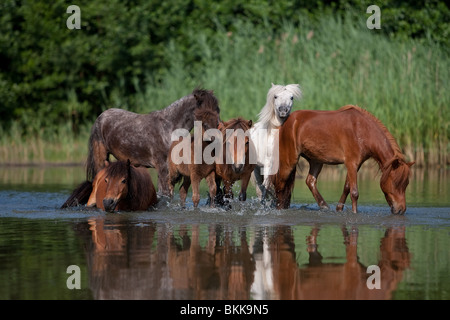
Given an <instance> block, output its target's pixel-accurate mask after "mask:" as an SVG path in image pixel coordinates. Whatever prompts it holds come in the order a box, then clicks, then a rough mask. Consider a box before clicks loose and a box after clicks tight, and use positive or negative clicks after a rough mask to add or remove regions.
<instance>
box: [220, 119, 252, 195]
mask: <svg viewBox="0 0 450 320" xmlns="http://www.w3.org/2000/svg"><path fill="white" fill-rule="evenodd" d="M252 124H253V123H252V120H245V119H242V118H235V119H231V120H229V121H227V122H223V123H220V124H219V129H220V131H221V132H222V137H223V159H222V160H223V161H222V163H216V181H217V185H218V186H219V187H220V182H221V181H223V184H224V190H223V194H224V196H225V197H227V198H233V193H232V187H233V184H234V183H235V182H236V181H237V180H241V191H240V193H239V200H240V201H245V200H246V198H247V187H248V182H249V181H250V176H251V174H252V172H253V169H254V168H255V164H252V163H251V162H250V151H251V147H252V146H251V141H250V138H249V135H250V134H249V132H248V130H249V129H250V128H251V126H252ZM227 129H232V130H233V131H232V133H231V134H230V135H227ZM227 157H228V159H227Z"/></svg>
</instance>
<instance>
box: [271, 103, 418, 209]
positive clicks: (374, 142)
mask: <svg viewBox="0 0 450 320" xmlns="http://www.w3.org/2000/svg"><path fill="white" fill-rule="evenodd" d="M300 156H302V157H304V158H305V159H306V160H307V161H308V162H309V173H308V176H307V177H306V184H307V186H308V188H309V189H310V190H311V192H312V194H313V196H314V198H315V200H316V201H317V204H318V205H319V207H320V208H328V204H327V203H326V202H325V200H324V199H323V197H322V196H321V194H320V193H319V191H318V189H317V178H318V176H319V174H320V171H321V170H322V167H323V165H324V164H329V165H338V164H344V165H345V166H346V168H347V176H346V179H345V184H344V191H343V193H342V195H341V198H340V199H339V203H338V205H337V206H336V210H337V211H342V210H343V208H344V204H345V200H346V199H347V196H348V194H349V193H350V198H351V200H352V211H353V212H354V213H356V212H357V201H358V197H359V193H358V186H357V173H358V171H359V169H360V167H361V165H362V164H363V163H364V162H365V161H366V160H368V159H369V158H373V159H374V160H375V161H376V162H377V163H378V165H379V167H380V170H381V172H382V174H381V179H380V187H381V190H382V191H383V193H384V195H385V198H386V201H387V203H388V205H389V206H390V208H391V212H392V213H393V214H404V213H405V211H406V198H405V190H406V187H407V186H408V183H409V176H410V167H411V166H412V165H413V164H414V162H406V161H405V157H404V155H403V154H402V152H401V150H400V148H399V146H398V144H397V142H396V141H395V139H394V137H393V136H392V135H391V133H390V132H389V131H388V129H387V128H386V127H385V126H384V125H383V124H382V123H381V121H380V120H378V119H377V118H376V117H375V116H374V115H372V114H371V113H370V112H368V111H366V110H364V109H362V108H360V107H358V106H353V105H347V106H344V107H342V108H340V109H339V110H336V111H313V110H299V111H295V112H293V113H292V114H291V115H290V116H289V118H288V119H287V120H286V122H285V123H284V124H283V125H282V126H281V128H280V132H279V161H280V163H279V171H278V172H277V173H276V174H275V175H273V176H272V177H271V180H272V182H273V184H274V187H275V193H276V199H277V204H276V205H277V208H278V209H282V208H289V206H290V198H291V193H292V189H293V186H294V181H295V172H296V165H297V162H298V159H299V157H300Z"/></svg>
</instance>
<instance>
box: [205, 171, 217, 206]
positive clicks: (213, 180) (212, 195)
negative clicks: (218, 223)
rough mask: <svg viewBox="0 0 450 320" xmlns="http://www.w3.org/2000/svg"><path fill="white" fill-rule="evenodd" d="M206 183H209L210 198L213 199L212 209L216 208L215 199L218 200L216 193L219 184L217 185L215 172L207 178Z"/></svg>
mask: <svg viewBox="0 0 450 320" xmlns="http://www.w3.org/2000/svg"><path fill="white" fill-rule="evenodd" d="M206 182H207V183H208V187H209V196H210V198H211V199H212V200H211V202H210V204H209V205H210V207H211V208H214V207H215V202H214V199H215V198H216V192H217V184H216V174H215V172H214V171H212V172H211V173H210V174H209V175H208V176H207V177H206Z"/></svg>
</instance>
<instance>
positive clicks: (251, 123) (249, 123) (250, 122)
mask: <svg viewBox="0 0 450 320" xmlns="http://www.w3.org/2000/svg"><path fill="white" fill-rule="evenodd" d="M252 125H253V121H252V120H248V127H249V128H251V127H252Z"/></svg>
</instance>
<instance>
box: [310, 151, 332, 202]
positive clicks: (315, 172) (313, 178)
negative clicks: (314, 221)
mask: <svg viewBox="0 0 450 320" xmlns="http://www.w3.org/2000/svg"><path fill="white" fill-rule="evenodd" d="M308 162H309V172H308V176H307V177H306V185H307V186H308V188H309V190H310V191H311V193H312V195H313V196H314V199H316V202H317V204H318V205H319V207H320V208H321V209H328V208H329V207H328V204H327V203H326V202H325V200H324V199H323V197H322V195H321V194H320V192H319V190H318V189H317V177H318V176H319V174H320V171H322V167H323V163H318V162H314V161H311V160H309V161H308Z"/></svg>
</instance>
